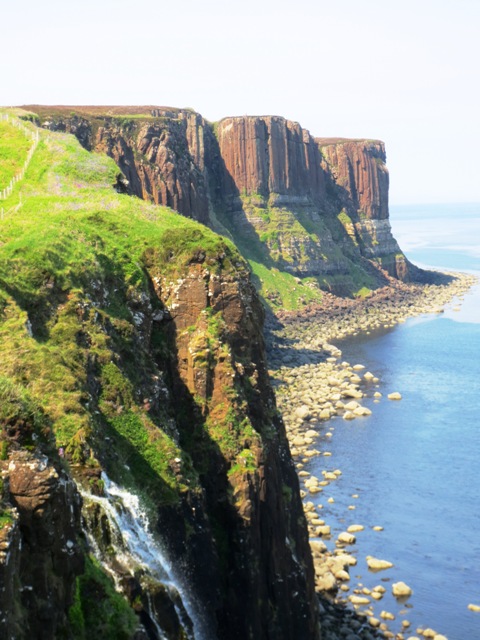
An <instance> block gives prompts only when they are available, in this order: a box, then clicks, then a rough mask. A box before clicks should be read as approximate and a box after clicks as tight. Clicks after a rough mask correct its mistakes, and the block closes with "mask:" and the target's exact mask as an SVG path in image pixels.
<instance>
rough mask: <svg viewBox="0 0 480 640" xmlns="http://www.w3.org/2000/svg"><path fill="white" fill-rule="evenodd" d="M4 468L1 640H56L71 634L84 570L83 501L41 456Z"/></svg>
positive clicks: (13, 459) (14, 459)
mask: <svg viewBox="0 0 480 640" xmlns="http://www.w3.org/2000/svg"><path fill="white" fill-rule="evenodd" d="M1 467H2V478H3V482H4V483H5V494H6V500H7V503H8V504H10V513H11V518H10V520H9V522H8V523H6V524H4V525H3V527H2V528H0V549H1V553H0V583H1V584H2V590H1V591H0V610H1V611H0V635H1V637H2V638H6V639H7V638H8V639H9V640H10V638H15V639H16V640H17V639H18V640H23V639H25V640H26V639H27V638H28V639H35V640H52V638H57V637H60V636H61V634H62V633H65V632H66V630H67V629H68V610H69V608H70V606H71V605H72V603H73V598H74V591H75V577H76V576H77V575H78V574H80V573H81V572H82V570H83V551H82V550H81V548H80V547H79V544H78V534H79V530H80V497H79V494H78V493H77V490H76V488H75V484H74V483H73V481H72V480H71V479H69V477H68V476H67V474H66V473H65V471H63V470H62V469H60V468H59V467H58V466H54V465H53V464H52V463H51V461H50V460H49V459H48V458H47V457H46V456H45V455H43V454H40V453H37V454H32V453H29V452H26V451H14V452H12V453H11V455H10V459H9V460H7V461H5V462H2V463H1Z"/></svg>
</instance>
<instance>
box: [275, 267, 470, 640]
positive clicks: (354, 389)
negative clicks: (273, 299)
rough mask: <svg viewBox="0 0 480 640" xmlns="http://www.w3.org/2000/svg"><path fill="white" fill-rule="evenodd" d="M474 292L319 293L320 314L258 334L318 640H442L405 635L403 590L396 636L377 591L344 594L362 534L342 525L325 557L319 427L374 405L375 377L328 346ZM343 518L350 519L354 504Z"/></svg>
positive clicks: (349, 589) (425, 633)
mask: <svg viewBox="0 0 480 640" xmlns="http://www.w3.org/2000/svg"><path fill="white" fill-rule="evenodd" d="M441 282H443V283H441ZM476 282H477V278H476V277H475V276H472V275H468V274H444V276H443V278H440V283H439V284H429V285H426V284H422V285H419V284H406V283H401V282H396V281H391V284H390V286H388V287H384V288H383V289H380V290H378V291H377V292H374V293H373V294H372V295H371V296H370V297H368V298H364V299H361V300H358V299H354V300H352V299H340V298H336V297H335V296H333V295H330V294H328V293H327V294H325V296H324V301H323V305H322V306H316V307H311V308H307V309H305V310H304V312H302V314H301V315H300V314H298V313H297V314H292V313H285V312H284V313H281V314H279V315H277V317H276V318H270V320H269V322H268V324H267V346H268V354H269V366H270V374H271V377H272V381H273V384H274V385H275V388H276V394H277V402H278V407H279V410H280V412H281V413H282V415H283V419H284V421H285V425H286V429H287V435H288V439H289V443H290V449H291V453H292V456H293V459H294V461H295V463H296V467H297V472H298V475H299V480H300V485H301V496H302V500H303V505H304V512H305V516H306V518H307V522H308V530H309V536H310V546H311V549H312V554H313V558H314V566H315V583H316V591H317V593H318V594H319V598H320V603H321V604H320V606H321V608H322V609H323V620H324V622H323V633H324V636H323V637H324V639H325V640H335V639H338V638H345V639H346V640H372V639H374V638H395V640H404V639H405V640H407V639H408V640H418V639H419V638H433V639H434V640H446V639H445V636H443V635H441V634H440V633H438V632H436V631H435V630H433V629H431V628H418V629H416V630H415V633H412V631H413V630H411V629H410V628H409V627H410V623H409V622H408V619H407V617H406V615H405V614H406V613H407V611H408V607H409V606H410V605H408V604H407V605H405V602H406V600H407V599H408V598H409V597H410V596H411V589H410V587H408V585H405V584H404V583H401V582H400V583H396V584H393V585H390V587H389V589H391V590H392V593H393V595H394V596H395V598H396V602H397V603H398V605H399V607H402V606H403V607H404V608H403V610H402V611H401V612H400V613H401V614H402V622H401V631H396V632H393V631H392V630H391V627H392V624H391V623H392V621H393V620H395V619H396V618H397V612H391V611H382V612H381V614H380V615H379V616H378V617H375V614H374V611H373V608H372V601H379V600H381V599H382V598H383V596H384V594H385V592H386V588H385V586H383V584H382V582H381V581H379V583H378V584H377V585H376V586H375V587H373V588H372V589H368V588H366V587H362V586H360V585H361V583H358V585H357V586H356V587H354V586H353V585H352V586H350V570H351V568H352V567H353V566H355V565H356V564H357V558H356V557H355V540H356V538H355V534H356V533H357V532H359V531H361V530H363V528H364V525H363V524H354V525H350V526H349V527H348V528H347V529H346V530H345V531H343V532H342V533H340V534H339V535H338V537H337V539H336V540H335V543H334V544H335V548H334V550H333V551H332V550H331V549H330V550H329V549H328V548H327V545H326V544H325V540H327V541H329V540H331V531H332V525H333V524H335V523H328V522H326V521H325V519H324V517H323V514H322V509H323V504H322V503H321V500H320V501H319V499H320V498H321V497H322V492H323V490H324V488H325V487H327V486H328V485H329V484H330V483H332V482H335V481H336V480H337V478H338V477H340V475H341V473H342V472H341V470H340V469H336V468H334V467H335V463H334V460H332V458H331V453H330V452H329V451H328V441H329V439H330V438H332V437H333V428H331V425H330V423H329V422H328V421H329V420H330V419H331V418H332V417H334V416H338V417H340V418H343V419H344V420H355V419H356V418H358V417H361V416H368V415H369V414H370V413H371V410H370V409H369V408H367V407H365V406H363V404H362V399H363V398H374V400H376V401H379V399H380V397H381V396H382V392H381V391H380V390H379V389H380V385H379V382H380V381H379V379H378V378H377V377H376V376H375V373H374V372H369V371H366V369H365V367H364V366H363V365H362V364H361V363H354V364H351V363H349V362H345V361H343V360H342V353H341V351H340V349H339V348H338V347H337V346H335V343H337V342H338V341H339V340H341V339H342V338H346V337H348V336H354V335H358V334H368V333H370V332H372V331H374V330H382V329H388V328H390V327H393V326H394V325H395V324H397V323H400V322H405V320H406V319H407V318H409V317H413V316H418V315H421V314H431V313H442V312H443V309H444V307H445V305H447V304H451V303H452V301H453V300H454V301H455V304H456V305H457V304H461V301H462V299H463V294H464V293H465V292H466V291H468V290H469V289H470V288H471V287H472V286H473V285H474V284H475V283H476ZM453 308H454V309H457V308H458V307H457V306H454V307H453ZM390 391H391V393H388V399H389V400H391V401H393V402H394V401H398V400H401V395H400V394H399V393H398V392H397V391H396V390H390ZM320 456H323V457H324V458H325V469H324V470H323V471H322V474H321V476H320V477H315V476H313V475H312V474H311V473H310V472H309V471H308V470H307V468H308V464H309V462H310V460H311V459H312V458H314V457H320ZM332 469H333V470H332ZM352 498H353V500H352V502H353V503H354V502H355V498H358V496H355V495H354V496H352ZM323 500H325V498H323ZM328 501H333V498H329V499H328V500H327V502H328ZM348 509H351V510H352V511H353V510H354V509H355V504H352V505H350V506H349V507H348ZM350 515H351V514H350ZM350 519H351V518H350ZM370 526H371V525H370ZM373 528H374V529H376V530H378V531H380V530H381V529H382V527H380V526H376V527H373ZM330 546H331V545H330ZM367 563H368V566H369V568H370V569H372V570H375V571H382V570H385V569H388V567H389V566H391V564H390V563H389V562H388V561H387V560H382V559H379V558H372V557H369V558H368V559H367ZM405 607H406V608H405Z"/></svg>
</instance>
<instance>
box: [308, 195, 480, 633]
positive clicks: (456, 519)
mask: <svg viewBox="0 0 480 640" xmlns="http://www.w3.org/2000/svg"><path fill="white" fill-rule="evenodd" d="M391 222H392V228H393V233H394V236H395V237H396V238H397V240H398V241H399V244H400V246H401V248H402V249H403V250H404V251H405V253H406V254H407V256H408V257H409V259H410V260H411V261H412V262H414V263H415V264H417V265H419V266H424V267H425V266H430V267H437V268H443V269H450V270H462V271H469V272H475V273H478V275H480V205H476V204H467V205H465V204H462V205H421V206H420V205H419V206H413V205H412V206H401V207H400V206H398V207H392V211H391ZM459 306H460V310H458V307H459ZM337 346H339V348H340V349H342V352H343V355H342V359H343V360H347V361H349V362H350V363H351V364H355V363H361V364H364V365H365V366H366V368H367V369H368V370H369V371H371V372H372V373H373V374H374V375H376V376H378V377H379V378H380V383H379V386H378V389H377V390H378V391H380V392H381V393H382V394H383V397H382V398H381V399H380V401H377V402H375V400H374V398H373V397H371V398H369V399H367V400H366V401H365V402H363V401H362V402H363V404H364V405H365V406H367V407H369V408H370V409H371V410H372V412H373V413H372V415H371V416H369V417H365V418H360V419H357V420H354V421H353V422H348V421H344V420H342V419H341V418H334V419H332V420H331V421H329V422H328V423H326V424H325V425H324V428H325V431H327V430H330V431H331V432H332V434H333V437H331V438H329V439H328V449H329V451H331V453H332V458H331V459H330V460H331V464H332V465H334V468H339V469H340V470H341V471H342V475H341V477H340V478H339V480H338V481H337V482H335V483H332V484H330V485H329V486H328V487H326V488H325V491H324V493H323V494H322V502H323V503H324V508H323V513H324V517H325V519H326V521H327V522H328V523H329V524H330V525H333V526H332V540H334V539H335V538H336V536H337V534H338V533H339V532H340V531H345V530H346V528H347V527H348V526H349V525H350V524H361V525H364V526H365V529H364V531H360V532H358V533H357V534H356V537H357V542H356V544H355V546H354V547H352V551H353V552H354V553H355V555H356V556H357V558H358V564H357V566H355V567H352V568H351V570H350V575H351V580H350V585H351V591H350V593H351V592H352V591H353V589H355V588H357V589H362V588H364V587H366V588H367V589H371V588H373V587H374V586H376V585H379V584H380V585H383V586H385V588H386V589H387V592H386V594H385V596H384V598H383V599H382V600H381V601H379V602H376V603H374V606H373V608H374V614H375V616H376V617H379V616H380V613H381V611H385V610H386V611H389V612H392V613H394V615H395V620H393V621H392V622H389V623H388V624H389V628H390V629H391V630H392V631H394V632H399V631H402V621H403V620H407V621H408V622H410V623H411V626H410V627H409V628H405V630H404V633H405V637H409V636H413V635H418V634H417V632H416V630H417V628H418V627H422V628H427V627H429V628H433V629H434V630H435V631H436V632H437V633H441V634H444V635H445V636H447V637H448V639H449V640H478V639H480V613H476V612H473V611H470V610H469V609H468V605H469V604H476V605H480V286H478V285H477V286H475V287H474V288H473V289H472V290H471V291H470V292H469V293H468V294H466V295H465V299H464V301H463V302H462V301H455V302H453V303H452V304H451V305H449V308H448V309H447V310H446V311H445V313H443V314H437V315H425V316H421V317H417V318H412V319H409V320H408V321H407V322H406V323H404V324H399V325H397V326H396V327H394V328H393V329H390V330H382V331H378V332H372V333H371V334H370V335H367V336H362V337H355V338H351V339H348V340H344V341H343V342H342V343H339V344H338V345H337ZM392 391H399V392H400V393H401V394H402V400H401V401H400V402H393V401H389V400H387V398H386V396H387V394H388V393H390V392H392ZM325 464H326V463H325V458H322V457H320V458H315V459H313V460H312V462H311V463H310V465H309V467H308V470H309V471H311V472H312V473H313V474H315V475H317V476H318V475H321V470H322V469H324V468H325ZM352 496H358V497H352ZM328 497H331V498H333V499H334V502H333V503H328V502H327V498H328ZM349 507H355V508H354V509H349ZM334 523H335V524H334ZM373 526H381V527H383V531H374V530H373V529H372V527H373ZM329 546H331V548H334V545H333V544H332V543H330V544H329ZM367 555H372V556H374V557H377V558H381V559H385V560H389V561H390V562H393V564H394V567H393V568H392V569H390V570H388V571H382V572H380V573H376V574H374V573H372V572H370V571H369V570H368V567H367V565H366V561H365V558H366V556H367ZM400 580H401V581H404V582H406V583H407V585H409V586H410V587H411V588H412V589H413V595H412V596H411V597H410V598H409V599H408V601H407V602H406V603H403V604H399V603H398V602H396V601H395V599H394V598H393V596H392V595H391V584H392V583H394V582H398V581H400Z"/></svg>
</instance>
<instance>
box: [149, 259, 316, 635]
mask: <svg viewBox="0 0 480 640" xmlns="http://www.w3.org/2000/svg"><path fill="white" fill-rule="evenodd" d="M153 275H154V278H153V279H154V282H156V290H157V293H158V295H159V296H160V297H161V299H162V301H164V303H165V305H166V306H167V308H168V309H169V311H170V314H171V317H172V321H173V322H172V327H171V330H172V332H173V337H174V341H175V348H176V352H177V364H176V366H175V368H174V370H173V371H172V378H173V379H174V388H173V394H174V396H175V398H176V399H177V403H176V415H177V423H178V425H179V429H180V433H181V436H180V441H181V442H182V441H183V442H184V446H185V447H186V448H187V449H188V451H189V453H190V455H191V456H192V458H193V460H194V463H195V466H196V467H197V468H198V469H199V470H201V472H200V478H201V482H202V485H203V488H204V492H205V493H204V499H205V504H204V509H205V512H206V514H207V517H208V521H207V523H203V528H204V527H205V525H206V526H209V527H210V528H211V531H212V536H213V539H214V540H215V543H216V544H215V548H214V550H213V553H212V549H210V551H209V547H208V546H207V547H206V546H205V544H203V549H202V551H201V552H200V547H201V546H202V542H201V538H198V537H197V536H196V535H195V534H192V533H190V536H189V538H188V540H187V539H186V537H185V539H184V540H182V539H181V538H179V536H178V531H179V529H177V535H176V538H177V539H176V544H177V551H180V553H181V554H182V551H181V550H182V549H183V556H184V558H185V561H186V563H187V564H188V566H189V567H190V571H191V575H192V577H195V578H196V580H198V582H197V585H198V589H199V591H198V592H199V593H203V596H204V597H205V596H207V598H206V600H207V601H206V602H205V605H206V607H207V609H208V608H210V609H212V607H213V609H216V619H217V626H218V636H219V638H229V640H230V639H231V640H234V639H237V638H238V640H240V639H243V638H255V639H261V638H263V639H265V640H266V639H267V638H268V639H270V638H271V639H273V638H297V637H302V638H311V639H312V640H313V639H315V638H317V637H318V634H319V628H318V612H317V610H316V605H315V597H314V593H313V569H312V564H311V559H310V554H309V551H308V540H307V537H306V535H305V527H304V517H303V511H302V505H301V502H300V499H299V493H298V483H297V477H296V473H295V469H294V466H293V464H292V462H291V458H290V454H289V451H288V444H287V440H286V434H285V429H284V425H283V422H282V421H281V419H280V417H279V416H278V414H277V411H276V405H275V399H274V396H273V392H272V389H271V386H270V383H269V380H268V375H267V371H266V365H265V352H264V342H263V336H262V331H261V327H262V326H263V309H262V307H261V305H260V303H259V300H258V297H257V296H256V293H255V290H254V288H253V286H252V285H251V283H250V282H249V279H248V277H247V273H246V272H245V271H243V268H242V267H241V265H238V267H237V271H236V273H235V274H232V273H223V274H218V273H217V274H215V273H212V272H211V271H210V269H208V267H207V266H206V265H205V264H195V265H192V266H191V267H190V268H189V272H188V274H186V275H185V277H183V278H182V279H181V280H177V281H176V282H174V283H173V282H169V281H167V280H165V279H162V278H161V275H160V274H158V277H156V275H155V274H153ZM259 329H260V330H259ZM192 399H195V401H194V403H192ZM199 411H200V413H201V415H199ZM198 506H199V505H198V504H197V505H192V507H193V511H194V512H195V511H196V510H197V509H198ZM279 513H282V514H283V515H282V517H281V518H278V516H277V514H279ZM199 515H200V514H199ZM171 516H172V514H171V510H167V511H162V510H161V511H160V519H159V527H160V528H161V530H163V531H165V530H169V529H170V528H171V524H172V522H175V520H172V517H171ZM197 517H198V516H197ZM299 523H301V526H299ZM185 535H186V534H185ZM172 537H174V536H172ZM192 569H193V570H192ZM195 569H196V570H197V574H196V576H195ZM214 586H218V587H219V589H218V592H217V593H215V592H214V589H213V587H214ZM218 593H219V594H220V597H218ZM292 593H296V594H297V596H296V598H295V601H294V602H291V594H292ZM208 598H210V601H209V600H208ZM215 600H217V602H215ZM289 601H290V604H289V607H288V610H287V609H284V608H283V607H279V606H278V603H279V602H289Z"/></svg>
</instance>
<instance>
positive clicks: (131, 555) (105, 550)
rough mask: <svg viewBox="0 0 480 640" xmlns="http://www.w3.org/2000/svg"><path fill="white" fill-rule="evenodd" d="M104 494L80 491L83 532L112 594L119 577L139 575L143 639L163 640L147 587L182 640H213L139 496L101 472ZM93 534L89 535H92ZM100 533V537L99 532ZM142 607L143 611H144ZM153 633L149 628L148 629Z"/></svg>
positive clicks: (163, 633)
mask: <svg viewBox="0 0 480 640" xmlns="http://www.w3.org/2000/svg"><path fill="white" fill-rule="evenodd" d="M102 480H103V483H104V495H103V496H96V495H93V494H91V493H87V492H86V491H85V490H84V489H82V488H80V491H81V493H82V496H83V499H84V509H83V511H84V518H85V521H86V527H85V528H86V534H87V537H88V541H89V543H90V545H91V548H92V550H93V553H94V555H95V556H96V557H97V559H98V560H99V561H100V562H101V564H102V565H103V567H104V568H105V569H106V570H107V571H108V573H109V574H110V575H112V577H113V579H114V581H115V585H116V588H117V590H119V591H124V588H122V579H123V583H124V580H125V577H130V578H131V577H135V579H137V577H138V576H140V582H141V583H142V586H143V587H145V585H147V588H146V589H145V594H146V600H147V607H146V608H147V614H148V617H149V624H148V626H149V627H150V628H149V629H148V632H149V635H150V636H151V637H154V638H155V639H156V640H157V639H158V640H168V635H167V632H166V631H165V629H164V625H162V620H160V619H159V617H158V616H157V615H156V612H155V604H154V603H153V598H152V593H151V589H150V588H148V587H151V586H152V585H153V587H154V588H156V589H157V593H159V595H160V598H162V602H163V601H164V600H165V599H166V598H165V596H167V598H168V600H169V604H170V605H172V604H173V607H174V609H175V611H176V614H177V616H178V620H179V622H180V624H181V626H182V628H183V630H184V632H185V633H186V634H187V638H188V640H214V634H212V631H211V629H209V625H208V623H207V621H206V618H207V616H205V615H203V614H202V611H201V610H200V607H199V606H198V605H197V604H196V603H195V602H194V600H193V599H192V595H191V594H190V593H189V590H188V587H187V585H186V584H185V582H186V580H185V578H184V576H182V575H180V573H179V572H178V571H176V569H175V567H174V565H173V563H172V562H171V561H170V560H169V558H168V557H167V555H166V553H165V551H164V549H163V548H162V545H161V543H160V541H159V540H158V539H157V537H156V536H155V535H154V534H153V533H152V531H151V529H150V525H149V521H148V517H147V513H146V511H145V509H144V508H143V507H142V505H141V503H140V500H139V497H138V496H137V495H135V494H133V493H131V492H129V491H127V490H126V489H124V488H121V487H119V486H118V485H116V484H115V483H114V482H112V481H111V480H110V479H109V478H108V477H107V476H106V474H105V473H102ZM95 531H96V532H97V535H94V532H95ZM99 532H100V533H99ZM144 608H145V607H144ZM152 628H153V629H154V630H153V629H152Z"/></svg>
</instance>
